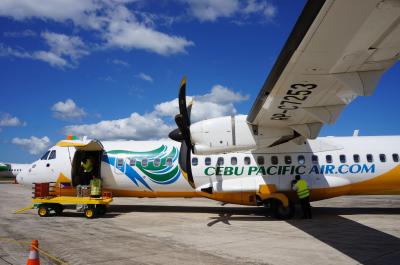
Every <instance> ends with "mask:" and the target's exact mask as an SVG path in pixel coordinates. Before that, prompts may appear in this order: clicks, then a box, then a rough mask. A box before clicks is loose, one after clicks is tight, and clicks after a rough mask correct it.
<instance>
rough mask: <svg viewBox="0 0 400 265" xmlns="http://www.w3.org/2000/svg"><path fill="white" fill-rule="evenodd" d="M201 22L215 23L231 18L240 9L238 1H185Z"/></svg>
mask: <svg viewBox="0 0 400 265" xmlns="http://www.w3.org/2000/svg"><path fill="white" fill-rule="evenodd" d="M183 1H184V2H186V3H187V4H188V5H189V7H190V10H191V12H192V14H193V15H194V16H195V17H196V18H198V19H199V20H200V21H215V20H217V19H218V18H219V17H230V16H231V15H233V14H234V13H235V12H236V11H237V10H238V9H239V1H238V0H183Z"/></svg>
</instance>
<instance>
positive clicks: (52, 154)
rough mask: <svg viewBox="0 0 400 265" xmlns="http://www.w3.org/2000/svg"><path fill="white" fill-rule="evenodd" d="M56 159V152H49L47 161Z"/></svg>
mask: <svg viewBox="0 0 400 265" xmlns="http://www.w3.org/2000/svg"><path fill="white" fill-rule="evenodd" d="M55 158H56V150H53V151H51V153H50V155H49V160H50V159H55Z"/></svg>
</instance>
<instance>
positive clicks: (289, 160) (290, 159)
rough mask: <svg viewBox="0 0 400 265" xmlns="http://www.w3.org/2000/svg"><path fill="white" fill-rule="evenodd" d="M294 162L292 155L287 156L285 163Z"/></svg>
mask: <svg viewBox="0 0 400 265" xmlns="http://www.w3.org/2000/svg"><path fill="white" fill-rule="evenodd" d="M291 163H292V157H291V156H285V164H286V165H290V164H291Z"/></svg>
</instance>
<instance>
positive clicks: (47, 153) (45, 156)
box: [40, 150, 50, 160]
mask: <svg viewBox="0 0 400 265" xmlns="http://www.w3.org/2000/svg"><path fill="white" fill-rule="evenodd" d="M49 154H50V150H49V151H47V152H46V153H45V154H44V155H43V156H42V158H40V160H47V157H48V156H49Z"/></svg>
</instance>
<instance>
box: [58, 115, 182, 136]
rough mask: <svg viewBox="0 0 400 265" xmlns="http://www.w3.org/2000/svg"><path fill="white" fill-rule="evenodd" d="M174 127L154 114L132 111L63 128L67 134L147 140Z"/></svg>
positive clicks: (164, 133)
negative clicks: (97, 121)
mask: <svg viewBox="0 0 400 265" xmlns="http://www.w3.org/2000/svg"><path fill="white" fill-rule="evenodd" d="M174 128H175V127H174V126H170V125H167V124H166V123H165V122H164V121H163V120H162V119H161V118H159V117H157V116H156V115H154V114H145V115H140V114H138V113H132V114H131V115H130V116H129V117H128V118H123V119H118V120H104V121H101V122H99V123H96V124H85V125H71V126H67V127H65V128H64V131H65V132H66V133H68V134H73V135H78V136H85V135H86V136H88V137H90V138H94V139H102V140H105V139H107V140H116V139H133V140H148V139H159V138H161V137H165V136H166V135H168V133H169V132H170V131H171V130H173V129H174Z"/></svg>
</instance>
